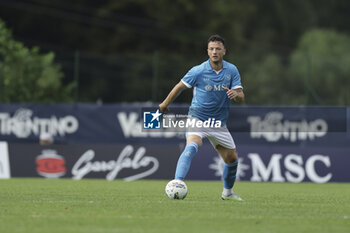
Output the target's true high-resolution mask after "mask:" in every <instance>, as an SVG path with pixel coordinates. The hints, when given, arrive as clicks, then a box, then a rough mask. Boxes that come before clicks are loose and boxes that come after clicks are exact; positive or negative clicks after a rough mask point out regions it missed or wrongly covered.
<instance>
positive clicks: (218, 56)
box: [208, 41, 226, 63]
mask: <svg viewBox="0 0 350 233" xmlns="http://www.w3.org/2000/svg"><path fill="white" fill-rule="evenodd" d="M225 54H226V49H225V47H224V45H223V44H222V43H221V42H219V41H211V42H209V43H208V56H209V59H210V61H211V62H214V63H217V62H221V61H222V59H223V57H224V55H225Z"/></svg>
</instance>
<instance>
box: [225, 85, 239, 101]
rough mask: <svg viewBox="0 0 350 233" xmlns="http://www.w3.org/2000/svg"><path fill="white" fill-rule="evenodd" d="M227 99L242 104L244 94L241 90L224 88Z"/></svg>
mask: <svg viewBox="0 0 350 233" xmlns="http://www.w3.org/2000/svg"><path fill="white" fill-rule="evenodd" d="M225 90H226V94H227V97H228V98H230V99H231V100H232V99H233V100H234V101H235V102H237V103H242V102H244V92H243V89H242V88H237V89H228V88H225Z"/></svg>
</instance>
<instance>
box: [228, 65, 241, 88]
mask: <svg viewBox="0 0 350 233" xmlns="http://www.w3.org/2000/svg"><path fill="white" fill-rule="evenodd" d="M238 88H243V87H242V83H241V75H240V74H239V72H238V69H237V68H236V67H234V70H233V78H232V80H231V89H238Z"/></svg>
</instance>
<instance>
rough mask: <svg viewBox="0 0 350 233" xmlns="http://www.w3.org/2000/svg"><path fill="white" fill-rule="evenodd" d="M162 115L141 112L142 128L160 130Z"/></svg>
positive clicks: (154, 112)
mask: <svg viewBox="0 0 350 233" xmlns="http://www.w3.org/2000/svg"><path fill="white" fill-rule="evenodd" d="M161 116H162V113H160V112H159V110H157V111H152V112H143V128H144V129H160V128H161V123H160V121H161Z"/></svg>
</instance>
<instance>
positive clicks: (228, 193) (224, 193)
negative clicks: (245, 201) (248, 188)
mask: <svg viewBox="0 0 350 233" xmlns="http://www.w3.org/2000/svg"><path fill="white" fill-rule="evenodd" d="M232 193H233V191H232V189H226V188H224V190H223V191H222V194H223V195H225V196H228V195H230V194H232Z"/></svg>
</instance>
